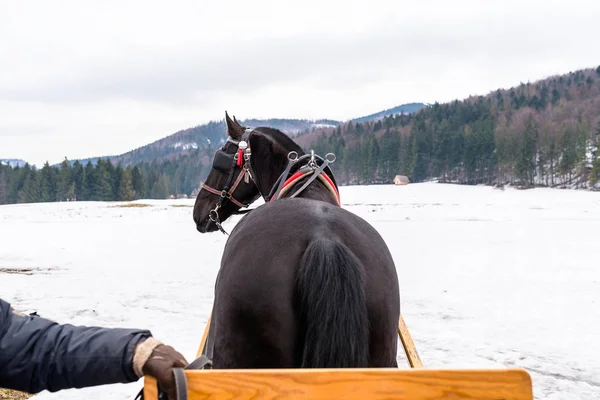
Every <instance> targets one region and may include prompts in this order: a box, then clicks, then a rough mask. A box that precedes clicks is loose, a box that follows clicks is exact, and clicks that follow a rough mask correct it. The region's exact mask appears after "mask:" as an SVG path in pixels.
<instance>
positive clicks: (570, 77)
mask: <svg viewBox="0 0 600 400" xmlns="http://www.w3.org/2000/svg"><path fill="white" fill-rule="evenodd" d="M599 136H600V67H598V68H594V69H592V68H590V69H584V70H580V71H576V72H570V73H568V74H565V75H559V76H553V77H549V78H546V79H543V80H540V81H537V82H534V83H521V84H520V85H518V86H515V87H512V88H509V89H499V90H496V91H494V92H492V93H489V94H488V95H485V96H472V97H469V98H468V99H465V100H462V101H458V100H457V101H454V102H451V103H445V104H438V103H436V104H433V105H431V106H429V107H427V108H424V109H422V110H420V111H419V112H417V113H415V114H409V115H399V116H393V117H386V118H384V119H382V120H379V121H376V122H373V121H369V122H364V123H355V122H352V121H351V122H348V123H345V124H343V125H340V126H338V127H336V128H329V129H319V130H316V131H314V132H312V133H311V134H310V135H306V136H303V137H301V138H299V140H298V141H299V142H300V144H301V145H302V146H303V147H304V148H309V147H310V148H314V149H315V150H316V151H318V152H320V153H326V152H329V151H333V152H335V153H336V155H337V156H338V159H337V161H336V165H335V166H336V168H335V170H336V171H337V173H338V175H339V181H340V182H342V183H343V184H364V183H374V182H386V183H389V182H391V181H392V179H393V177H394V176H395V175H396V174H402V175H407V176H408V177H409V178H410V179H411V181H413V182H415V181H416V182H419V181H425V180H432V179H438V180H440V181H442V182H454V183H464V184H481V183H484V184H494V185H505V184H513V185H522V186H532V185H544V186H559V187H576V188H586V187H590V186H594V185H597V181H598V177H599V174H600V165H599V163H600V162H599V161H598V159H599V158H600V157H597V151H598V137H599Z"/></svg>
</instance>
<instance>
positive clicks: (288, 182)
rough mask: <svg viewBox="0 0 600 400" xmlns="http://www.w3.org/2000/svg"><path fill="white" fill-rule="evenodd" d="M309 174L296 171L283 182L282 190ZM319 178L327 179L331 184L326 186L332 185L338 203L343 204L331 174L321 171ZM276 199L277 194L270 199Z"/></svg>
mask: <svg viewBox="0 0 600 400" xmlns="http://www.w3.org/2000/svg"><path fill="white" fill-rule="evenodd" d="M306 175H308V174H307V173H305V172H300V171H298V172H296V173H295V174H293V175H292V176H290V177H289V178H288V179H286V181H285V182H284V183H283V186H282V187H281V192H283V191H284V190H283V189H284V188H286V187H287V186H290V185H294V184H295V183H296V181H297V180H299V179H300V178H302V177H303V176H306ZM319 178H321V179H325V180H326V181H327V183H328V184H329V185H325V186H330V187H328V189H329V191H332V193H333V195H334V196H335V197H336V200H337V202H338V205H339V204H341V200H340V193H339V192H338V190H337V188H336V187H335V184H334V183H333V181H332V180H331V178H330V177H329V176H327V174H325V173H323V172H321V174H320V175H319ZM273 200H275V196H273V197H271V200H269V202H271V201H273Z"/></svg>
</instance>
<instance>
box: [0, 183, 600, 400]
mask: <svg viewBox="0 0 600 400" xmlns="http://www.w3.org/2000/svg"><path fill="white" fill-rule="evenodd" d="M341 197H342V202H343V207H345V208H347V209H348V210H351V211H352V212H355V213H357V214H358V215H360V216H362V217H364V218H365V219H367V220H368V221H370V222H371V223H372V224H373V225H374V226H375V227H376V228H377V229H378V230H379V232H380V233H381V234H382V235H383V237H384V238H385V240H386V241H387V243H388V245H389V247H390V249H391V251H392V253H393V255H394V259H395V260H396V263H397V268H398V275H399V279H400V288H401V307H402V312H403V315H404V317H405V320H406V322H407V324H408V327H409V329H410V331H411V333H412V336H413V338H414V340H415V343H416V345H417V349H418V350H419V353H420V355H421V358H422V360H423V362H424V363H425V365H426V367H443V368H487V367H492V368H504V367H524V368H526V369H527V370H528V371H529V372H530V373H531V376H532V379H533V384H534V395H535V397H536V398H537V399H552V400H557V399H585V400H591V399H598V398H600V251H599V250H600V239H599V238H600V193H590V192H584V191H571V190H557V189H533V190H527V191H519V190H515V189H506V190H504V191H501V190H498V189H493V188H490V187H465V186H455V185H442V184H435V183H427V184H411V185H408V186H403V187H396V186H370V187H365V186H362V187H358V186H357V187H342V188H341ZM137 203H145V204H150V205H151V206H150V207H141V208H120V207H115V205H118V204H121V203H85V202H78V203H54V204H33V205H11V206H0V269H2V268H4V269H32V270H33V273H32V274H31V275H23V274H7V273H1V272H0V296H1V297H2V298H4V299H5V300H7V301H9V302H11V303H12V304H13V306H14V307H15V308H17V309H19V310H37V312H38V313H39V314H40V315H41V316H45V317H49V318H52V319H55V320H58V321H60V322H65V323H67V322H68V323H73V324H88V325H104V326H113V327H141V328H148V329H150V330H151V331H152V332H153V333H154V335H155V336H156V337H158V338H160V339H161V340H163V341H165V342H167V343H169V344H171V345H173V346H174V347H175V348H177V349H178V350H179V351H181V352H182V353H183V354H184V355H185V356H186V357H187V358H188V360H189V361H191V360H192V359H193V358H194V356H195V354H196V350H197V347H198V344H199V342H200V338H201V336H202V332H203V330H204V327H205V324H206V321H207V318H208V315H209V313H210V310H211V305H212V296H213V285H214V280H215V277H216V274H217V270H218V267H219V260H220V255H221V251H222V248H223V245H224V243H225V240H226V237H225V236H224V235H222V234H221V233H219V232H216V233H211V234H205V235H202V234H200V233H198V232H197V231H196V230H195V227H194V224H193V222H192V216H191V212H192V208H191V205H192V204H193V200H171V201H138V202H137ZM173 205H177V206H181V207H173ZM238 220H239V217H236V218H234V219H232V220H231V221H227V222H226V223H225V224H224V226H225V229H227V230H231V228H232V227H233V225H234V224H235V222H237V221H238ZM400 349H401V347H400ZM398 359H399V361H400V364H401V367H402V368H408V366H407V364H406V361H405V358H404V356H403V354H399V356H398ZM141 385H142V381H141V380H140V381H139V382H137V383H133V384H127V385H122V384H117V385H108V386H104V387H97V388H88V389H81V390H69V391H63V392H59V393H55V394H49V393H47V392H45V393H42V394H41V395H39V396H37V397H38V398H40V399H46V398H52V399H59V398H64V399H84V398H85V399H100V398H102V399H107V398H110V399H133V397H134V396H135V394H136V393H137V392H138V390H139V389H140V388H141Z"/></svg>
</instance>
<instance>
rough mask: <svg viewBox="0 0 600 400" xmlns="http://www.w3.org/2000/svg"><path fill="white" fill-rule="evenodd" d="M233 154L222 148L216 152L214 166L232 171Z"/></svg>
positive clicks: (219, 169) (220, 169)
mask: <svg viewBox="0 0 600 400" xmlns="http://www.w3.org/2000/svg"><path fill="white" fill-rule="evenodd" d="M233 157H234V155H233V154H227V153H225V152H224V151H222V150H219V151H217V152H216V153H215V158H214V160H213V168H214V169H216V170H217V171H221V172H230V171H231V169H232V167H233Z"/></svg>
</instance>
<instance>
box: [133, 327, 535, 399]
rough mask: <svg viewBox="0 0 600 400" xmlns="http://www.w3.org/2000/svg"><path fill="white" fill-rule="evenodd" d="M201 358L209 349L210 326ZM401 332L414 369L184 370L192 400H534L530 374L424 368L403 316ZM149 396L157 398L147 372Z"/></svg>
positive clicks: (154, 384)
mask: <svg viewBox="0 0 600 400" xmlns="http://www.w3.org/2000/svg"><path fill="white" fill-rule="evenodd" d="M209 325H210V319H209V321H208V323H207V328H206V330H205V332H204V336H203V338H202V341H201V344H200V348H199V350H198V356H200V355H201V354H202V353H203V351H204V346H205V343H206V338H207V334H208V326H209ZM398 334H399V336H400V339H401V341H402V345H403V348H404V350H405V353H406V355H407V359H408V361H409V364H410V366H411V369H398V368H345V369H300V368H298V369H250V370H248V369H205V370H184V373H185V378H186V381H187V399H188V400H201V399H202V400H204V399H207V400H208V399H210V400H234V399H235V400H251V399H252V400H256V399H273V400H275V399H276V400H288V399H289V400H291V399H344V400H353V399H356V400H358V399H361V400H384V399H386V400H389V399H402V400H434V399H436V400H438V399H440V400H442V399H443V400H467V399H468V400H533V393H532V383H531V377H530V375H529V373H528V372H527V371H526V370H524V369H520V368H514V369H428V368H423V367H422V364H421V360H420V359H419V356H418V354H417V352H416V349H415V347H414V344H413V342H412V339H411V337H410V334H409V332H408V329H407V328H406V325H405V324H404V320H403V318H402V317H400V321H399V324H398ZM144 399H145V400H158V391H157V384H156V380H154V379H153V378H152V377H149V376H146V377H145V380H144Z"/></svg>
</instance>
